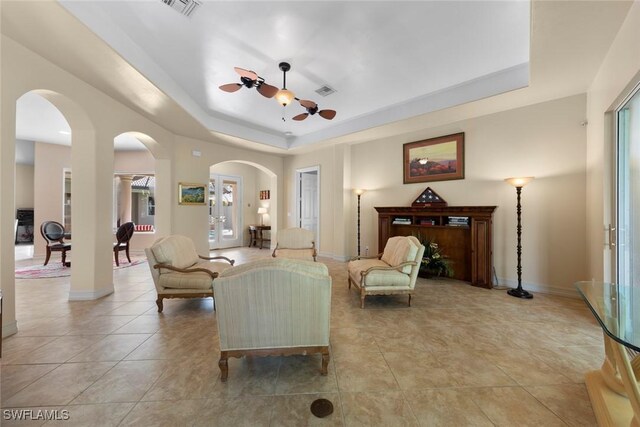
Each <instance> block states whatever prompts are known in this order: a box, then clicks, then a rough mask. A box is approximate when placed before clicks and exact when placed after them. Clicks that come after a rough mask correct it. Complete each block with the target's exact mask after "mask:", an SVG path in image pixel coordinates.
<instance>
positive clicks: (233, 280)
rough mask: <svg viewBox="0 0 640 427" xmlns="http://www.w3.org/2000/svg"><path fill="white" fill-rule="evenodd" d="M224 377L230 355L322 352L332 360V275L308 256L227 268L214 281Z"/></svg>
mask: <svg viewBox="0 0 640 427" xmlns="http://www.w3.org/2000/svg"><path fill="white" fill-rule="evenodd" d="M213 292H214V294H215V300H216V316H217V319H218V322H217V323H218V336H219V339H220V361H219V363H218V365H219V366H220V371H221V379H222V381H226V379H227V376H228V366H227V360H228V358H229V357H242V356H245V355H254V356H267V355H290V354H304V355H306V354H311V353H320V354H321V355H322V369H321V373H322V374H323V375H326V374H327V365H328V363H329V318H330V313H331V277H330V276H329V272H328V269H327V266H326V265H324V264H322V263H317V262H313V261H306V260H296V259H284V258H282V259H281V258H270V259H261V260H257V261H254V262H250V263H247V264H243V265H239V266H237V267H234V268H232V269H228V270H225V271H223V272H221V273H220V275H219V276H218V277H217V278H216V279H215V280H214V281H213Z"/></svg>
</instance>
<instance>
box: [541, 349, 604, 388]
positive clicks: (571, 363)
mask: <svg viewBox="0 0 640 427" xmlns="http://www.w3.org/2000/svg"><path fill="white" fill-rule="evenodd" d="M531 354H533V355H534V356H535V357H536V358H538V359H540V360H542V361H543V362H544V363H546V364H547V365H549V366H551V367H552V368H553V369H555V370H557V371H561V372H562V374H563V375H564V376H566V377H567V378H569V379H571V380H572V381H573V382H575V383H583V382H584V375H585V374H586V373H587V372H589V371H593V370H596V369H600V366H602V361H603V360H604V345H602V346H586V347H582V346H567V347H554V348H539V349H532V350H531Z"/></svg>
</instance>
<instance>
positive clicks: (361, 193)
mask: <svg viewBox="0 0 640 427" xmlns="http://www.w3.org/2000/svg"><path fill="white" fill-rule="evenodd" d="M353 192H354V193H356V196H358V257H360V196H362V195H363V194H364V190H362V189H357V190H353Z"/></svg>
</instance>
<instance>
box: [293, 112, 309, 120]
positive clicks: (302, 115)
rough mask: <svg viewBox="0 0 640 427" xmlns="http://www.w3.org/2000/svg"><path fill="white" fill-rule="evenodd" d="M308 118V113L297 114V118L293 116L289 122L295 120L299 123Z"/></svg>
mask: <svg viewBox="0 0 640 427" xmlns="http://www.w3.org/2000/svg"><path fill="white" fill-rule="evenodd" d="M308 116H309V113H302V114H298V115H297V116H294V117H292V118H291V120H296V121H298V122H299V121H301V120H304V119H306V118H307V117H308Z"/></svg>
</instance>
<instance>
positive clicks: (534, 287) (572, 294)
mask: <svg viewBox="0 0 640 427" xmlns="http://www.w3.org/2000/svg"><path fill="white" fill-rule="evenodd" d="M498 281H499V282H500V286H510V287H512V288H515V287H517V286H518V281H517V280H515V279H505V278H503V277H499V278H498ZM522 288H523V289H525V290H527V291H530V292H537V293H541V294H548V295H557V296H560V297H566V298H575V299H579V298H580V294H579V293H578V290H577V289H575V288H573V287H571V288H558V287H555V286H549V285H541V284H536V283H528V282H522Z"/></svg>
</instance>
